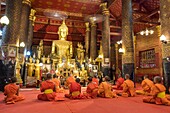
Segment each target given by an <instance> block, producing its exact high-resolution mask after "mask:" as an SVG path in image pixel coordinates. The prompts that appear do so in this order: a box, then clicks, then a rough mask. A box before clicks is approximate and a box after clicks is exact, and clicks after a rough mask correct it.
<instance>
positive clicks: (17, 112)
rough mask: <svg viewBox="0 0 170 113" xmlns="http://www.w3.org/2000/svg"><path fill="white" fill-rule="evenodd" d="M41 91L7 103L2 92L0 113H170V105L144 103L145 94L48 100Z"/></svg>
mask: <svg viewBox="0 0 170 113" xmlns="http://www.w3.org/2000/svg"><path fill="white" fill-rule="evenodd" d="M39 93H40V91H39V90H24V91H21V94H23V95H25V97H26V99H25V100H24V101H21V102H17V103H15V104H11V105H6V104H5V103H4V102H3V98H4V95H3V93H2V92H0V113H170V106H163V105H155V104H147V103H143V102H142V98H143V96H137V97H129V98H123V97H119V98H113V99H105V98H96V99H84V100H69V99H66V100H65V101H60V102H59V101H58V102H46V101H39V100H37V99H36V97H37V94H39Z"/></svg>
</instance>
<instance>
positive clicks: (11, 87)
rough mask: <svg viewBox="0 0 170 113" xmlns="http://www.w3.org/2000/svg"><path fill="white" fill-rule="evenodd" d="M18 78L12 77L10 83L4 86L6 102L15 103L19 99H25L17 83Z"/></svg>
mask: <svg viewBox="0 0 170 113" xmlns="http://www.w3.org/2000/svg"><path fill="white" fill-rule="evenodd" d="M16 82H17V78H16V77H12V78H11V80H10V84H8V85H6V86H5V88H4V95H5V96H6V97H5V102H6V103H7V104H14V103H15V102H17V101H21V100H24V99H25V98H24V97H23V96H20V95H19V87H18V86H17V85H16Z"/></svg>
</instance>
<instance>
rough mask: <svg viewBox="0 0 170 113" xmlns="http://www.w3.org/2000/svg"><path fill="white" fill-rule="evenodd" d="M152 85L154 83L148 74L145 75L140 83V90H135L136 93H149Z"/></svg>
mask: <svg viewBox="0 0 170 113" xmlns="http://www.w3.org/2000/svg"><path fill="white" fill-rule="evenodd" d="M153 85H154V83H153V82H152V81H151V80H149V76H148V75H145V76H144V80H143V81H142V83H141V86H142V90H137V91H136V93H137V94H143V95H151V94H150V92H151V88H152V87H153Z"/></svg>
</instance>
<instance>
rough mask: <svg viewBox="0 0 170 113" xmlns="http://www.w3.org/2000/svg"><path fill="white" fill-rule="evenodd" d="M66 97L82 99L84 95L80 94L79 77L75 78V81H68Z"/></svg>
mask: <svg viewBox="0 0 170 113" xmlns="http://www.w3.org/2000/svg"><path fill="white" fill-rule="evenodd" d="M65 97H66V98H70V99H83V98H85V96H84V95H83V94H81V85H80V79H79V78H76V81H75V82H71V83H70V87H69V94H65Z"/></svg>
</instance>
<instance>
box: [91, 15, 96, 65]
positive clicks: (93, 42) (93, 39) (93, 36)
mask: <svg viewBox="0 0 170 113" xmlns="http://www.w3.org/2000/svg"><path fill="white" fill-rule="evenodd" d="M90 20H91V40H90V59H91V62H93V60H95V59H96V58H97V37H96V23H95V22H94V20H93V18H91V19H90Z"/></svg>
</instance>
